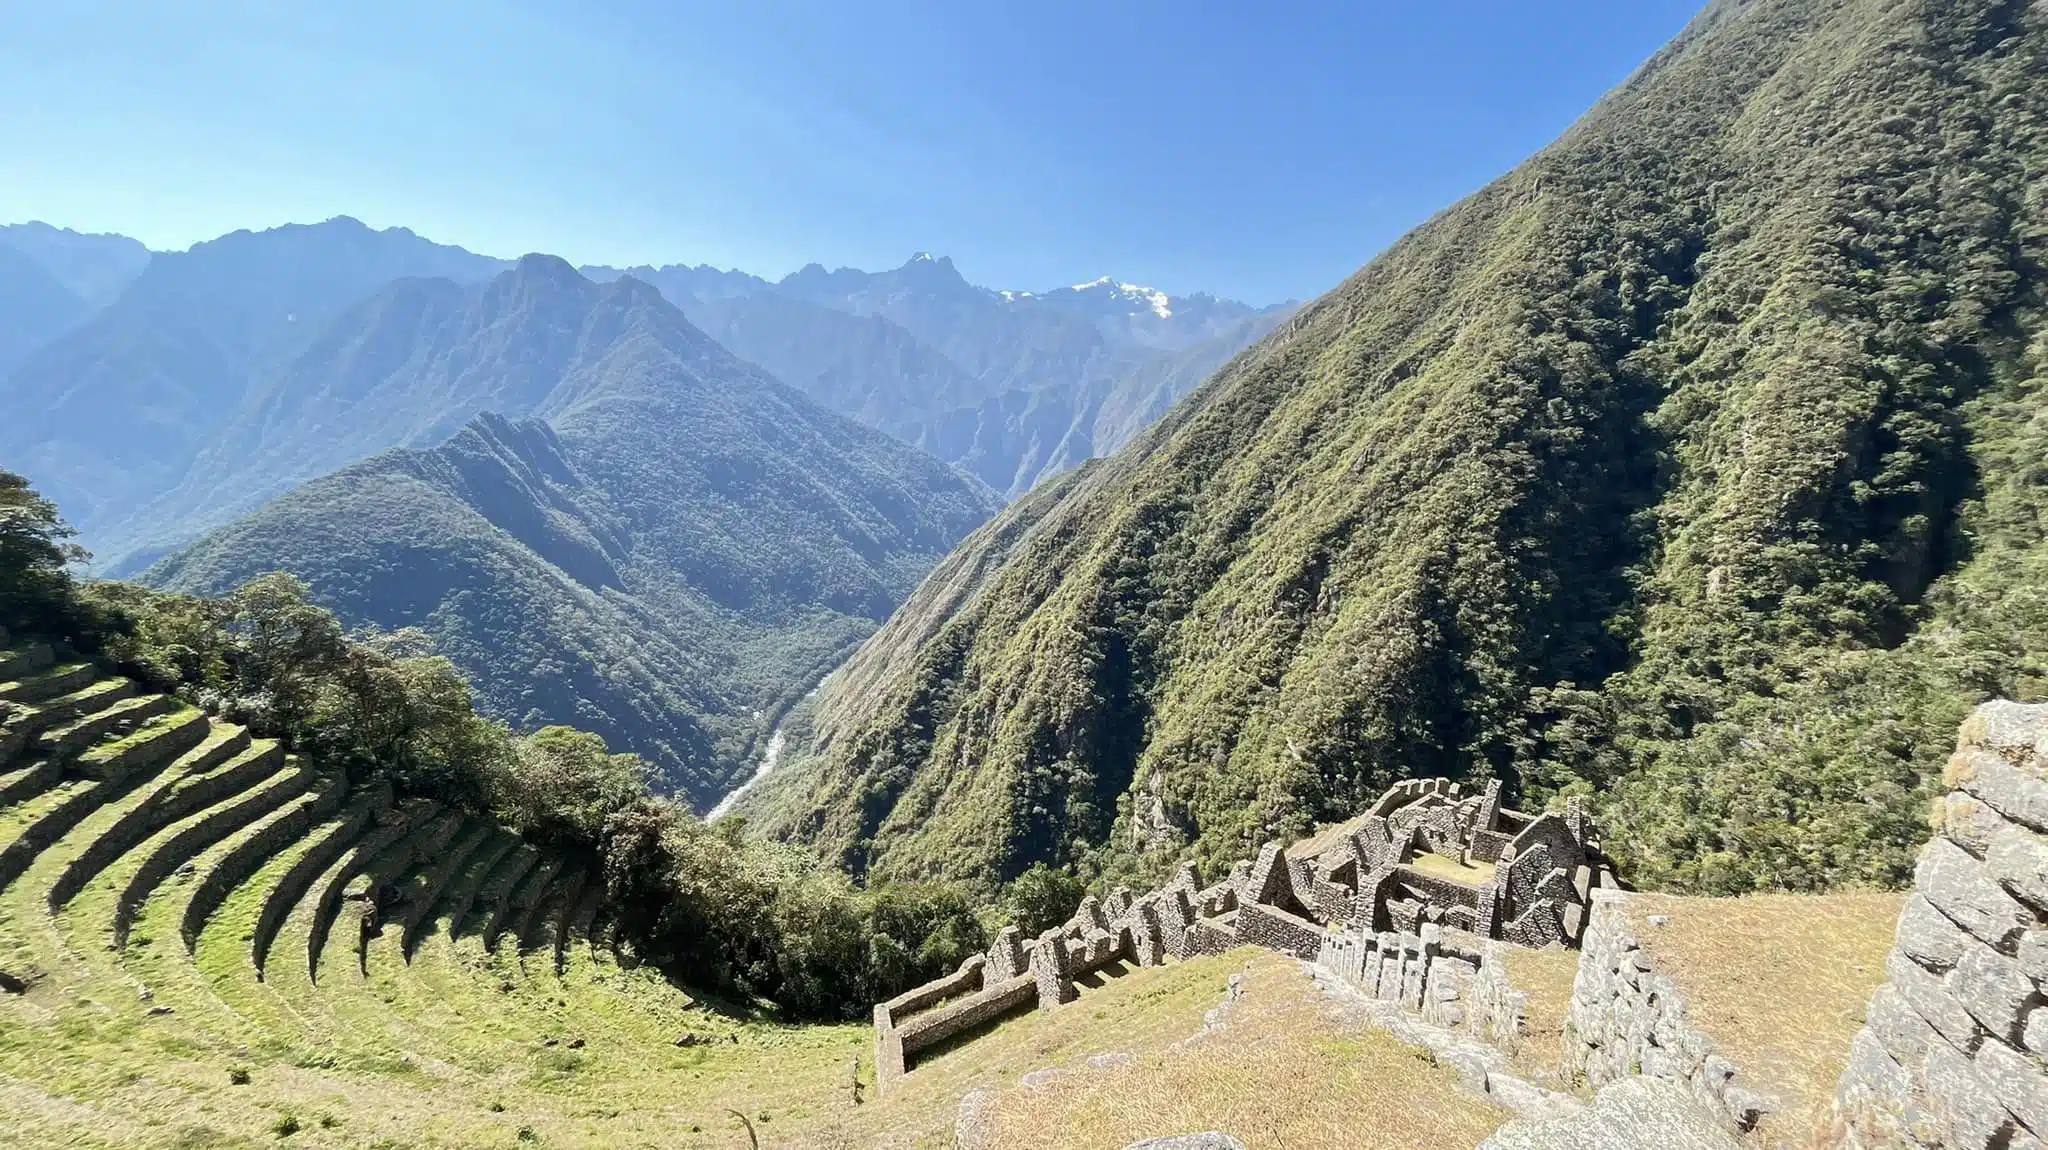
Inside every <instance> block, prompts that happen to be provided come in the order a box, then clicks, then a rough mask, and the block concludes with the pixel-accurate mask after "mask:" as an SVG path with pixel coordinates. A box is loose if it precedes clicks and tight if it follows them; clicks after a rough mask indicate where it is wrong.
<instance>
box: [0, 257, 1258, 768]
mask: <svg viewBox="0 0 2048 1150" xmlns="http://www.w3.org/2000/svg"><path fill="white" fill-rule="evenodd" d="M138 253H139V255H138ZM585 271H586V272H587V273H588V274H587V275H586V274H584V273H579V272H578V271H577V270H575V269H572V268H571V267H570V266H569V265H567V264H566V263H564V262H563V261H561V260H559V259H556V258H554V257H547V256H530V257H527V258H525V259H522V260H520V261H518V262H517V263H508V262H507V261H503V260H498V259H494V258H490V257H485V256H478V255H475V254H473V253H470V252H467V251H464V250H463V249H460V248H455V247H450V246H447V245H442V244H437V243H434V242H432V241H429V240H426V239H423V238H421V237H419V236H417V235H415V234H413V233H411V232H409V231H406V230H404V229H387V230H381V231H379V230H373V229H370V228H368V227H366V226H365V225H363V224H361V223H359V222H357V221H355V220H352V219H348V218H346V217H343V218H337V219H334V220H330V221H327V222H325V223H321V224H315V225H292V226H287V227H283V228H278V229H273V230H270V231H266V232H237V233H234V234H232V235H228V236H223V237H221V238H220V239H218V240H214V241H210V242H208V243H204V244H200V245H197V246H195V247H193V248H192V249H190V250H188V251H184V252H173V253H159V254H156V255H154V256H152V255H151V254H150V253H148V252H147V251H146V250H145V249H143V248H142V247H141V246H140V245H139V244H135V243H134V242H133V241H130V240H124V239H122V238H120V237H108V236H81V235H78V234H77V233H72V232H63V231H59V230H57V229H53V228H49V227H46V226H43V225H22V226H17V227H12V228H9V229H6V230H4V231H0V302H11V303H13V304H14V306H12V307H10V308H7V309H6V310H5V311H4V312H0V315H5V316H6V319H5V320H4V321H0V364H5V363H6V362H8V361H12V363H13V366H12V370H11V371H8V372H7V374H6V378H5V385H4V393H5V394H6V395H7V397H8V400H9V404H10V407H11V409H12V410H15V411H18V412H20V413H22V416H23V418H20V419H18V420H14V421H9V423H8V424H7V425H6V426H5V427H0V460H5V461H6V464H7V465H8V466H9V467H10V468H12V469H15V470H19V471H21V472H23V473H26V474H28V475H29V476H30V477H31V478H32V479H34V480H35V482H37V484H38V485H39V487H40V488H41V489H42V490H43V491H45V492H46V493H47V494H49V495H51V496H53V497H54V498H55V499H56V500H57V502H58V504H59V506H60V507H62V508H63V510H64V511H65V513H66V514H67V515H68V516H69V517H70V518H71V519H72V520H73V521H74V522H75V523H76V525H77V526H78V528H79V529H80V532H81V535H82V538H83V540H84V542H86V543H87V545H88V546H89V547H90V548H92V549H93V551H94V552H95V553H96V563H97V570H98V571H100V572H101V573H103V574H111V575H115V576H124V577H138V578H141V579H142V580H144V581H146V582H149V583H153V584H155V585H158V586H163V587H167V588H173V589H177V590H181V591H191V592H200V593H207V594H218V593H221V592H224V591H226V590H229V589H231V588H232V587H234V586H236V585H238V584H239V583H241V582H243V581H246V580H247V579H248V578H250V577H252V576H254V575H256V574H260V573H263V572H265V571H269V570H273V569H282V570H287V571H291V572H293V573H295V574H298V575H300V576H301V577H303V578H305V579H306V580H307V581H308V582H309V584H310V585H311V586H312V588H313V592H314V595H315V597H316V598H317V599H318V600H319V601H320V602H322V603H323V604H325V605H327V606H329V607H331V608H333V609H334V610H335V611H336V612H337V613H338V614H339V615H340V616H341V617H342V619H343V620H344V621H345V622H346V623H348V624H349V625H351V626H376V627H383V628H397V627H404V626H418V627H420V628H422V629H423V630H424V631H425V632H427V633H428V634H429V635H430V636H432V638H433V639H434V641H435V642H436V644H437V645H438V646H439V648H440V649H441V650H443V651H444V652H445V653H447V654H449V655H450V656H451V657H452V658H454V659H455V660H456V661H457V662H458V664H460V665H461V666H462V668H463V670H464V671H465V673H466V674H467V675H468V676H469V677H470V678H471V680H472V681H473V682H474V683H475V684H476V685H477V688H478V690H479V692H480V700H481V703H482V705H484V706H485V707H486V708H487V709H488V710H490V711H491V712H492V713H493V714H495V715H498V716H499V717H502V718H505V719H507V720H509V721H512V722H514V723H516V724H519V725H521V726H526V727H531V726H534V725H539V724H542V723H548V722H571V723H575V724H577V725H579V726H582V727H585V728H588V729H591V730H594V731H597V732H598V733H600V734H603V735H604V736H605V737H606V738H607V739H608V740H611V741H612V743H613V744H614V745H615V746H617V747H619V748H621V749H626V750H632V751H637V752H639V753H641V754H642V755H644V756H645V757H646V758H647V759H648V760H649V761H650V762H651V763H652V764H653V765H654V766H655V767H656V769H657V771H658V772H659V773H660V775H661V777H662V778H663V779H664V780H665V782H666V783H667V784H668V786H669V787H670V788H671V789H672V790H674V791H676V792H678V793H680V794H683V795H685V796H687V797H688V798H690V799H691V800H692V801H698V802H703V803H707V804H708V803H709V802H710V801H711V800H713V799H715V798H716V797H717V796H718V795H719V794H720V793H721V792H722V791H723V789H724V788H726V787H727V786H728V785H729V784H730V782H731V781H732V779H733V778H734V777H736V776H737V775H738V774H739V773H740V772H741V771H743V770H744V769H745V766H746V764H747V762H748V761H749V759H750V758H751V757H752V756H753V755H754V754H755V751H756V743H757V742H758V741H759V740H760V738H761V737H762V735H763V734H764V732H765V731H766V730H767V729H768V727H769V726H772V723H773V720H774V719H776V718H778V717H779V716H780V715H781V714H782V712H783V711H784V710H785V709H786V707H787V705H788V704H789V703H790V702H791V701H792V700H793V699H795V698H796V697H798V696H801V695H802V694H803V693H804V692H805V691H807V690H808V689H809V688H810V687H811V686H812V685H813V684H815V682H816V681H817V679H818V678H819V677H820V676H821V675H822V674H823V673H824V671H825V670H826V669H827V668H829V667H830V666H831V665H833V664H834V663H835V662H836V661H837V660H838V659H840V658H841V657H843V655H844V654H845V653H846V652H847V651H849V650H850V649H851V648H852V647H853V646H854V645H856V644H857V643H858V642H859V641H860V640H861V639H863V638H864V637H865V636H866V635H867V634H868V633H870V632H871V631H872V630H873V629H874V628H875V627H876V626H877V625H879V623H880V622H881V620H882V619H884V618H886V617H887V615H888V614H889V612H890V611H891V609H893V608H894V606H895V605H896V604H897V603H899V602H900V601H901V600H902V598H903V596H904V595H905V594H906V593H907V592H908V591H909V590H910V588H911V587H912V586H913V585H914V584H915V583H916V581H917V579H918V578H919V577H921V576H922V575H923V573H924V572H925V571H927V570H928V569H929V568H930V566H931V565H932V564H933V563H934V562H936V561H937V559H938V558H939V557H940V556H941V555H942V554H944V552H945V551H946V550H947V549H948V548H949V547H950V546H951V545H952V544H953V543H954V542H955V541H957V540H958V539H959V538H960V537H961V536H962V535H964V534H965V533H966V532H967V531H969V530H970V529H971V528H973V527H974V526H975V525H976V524H977V523H979V522H981V521H982V520H983V519H985V518H986V517H987V516H988V515H989V514H991V513H993V511H994V510H995V509H996V508H997V507H998V506H999V505H1000V499H999V497H998V492H1000V491H1002V490H1007V489H1010V488H1014V487H1017V486H1019V485H1021V484H1025V483H1027V482H1028V480H1029V477H1030V476H1035V475H1039V474H1051V473H1053V472H1056V471H1058V470H1060V469H1062V468H1064V467H1069V466H1072V465H1073V464H1075V463H1078V462H1080V461H1081V460H1083V459H1085V458H1087V457H1088V456H1089V455H1091V454H1094V453H1095V452H1096V451H1099V450H1103V449H1105V448H1106V446H1109V445H1113V444H1114V443H1116V442H1120V441H1121V440H1122V439H1123V438H1127V437H1128V436H1129V435H1130V434H1132V433H1134V432H1135V430H1136V428H1137V427H1138V426H1141V425H1142V423H1143V422H1144V421H1145V420H1147V419H1149V418H1151V417H1152V416H1154V415H1156V414H1157V413H1158V412H1159V411H1163V410H1164V408H1165V406H1166V405H1168V404H1170V403H1171V402H1172V400H1173V399H1174V398H1175V397H1176V396H1177V395H1178V394H1179V393H1180V392H1181V391H1184V390H1186V389H1187V388H1188V387H1191V386H1192V385H1193V383H1194V382H1195V380H1196V379H1197V378H1198V376H1199V374H1201V373H1202V372H1204V371H1205V370H1206V368H1207V366H1208V365H1210V364H1212V363H1215V362H1220V361H1221V360H1223V359H1226V358H1228V356H1230V355H1231V354H1234V353H1235V352H1236V351H1237V350H1238V349H1239V348H1240V347H1241V346H1242V345H1243V344H1244V343H1246V342H1249V341H1250V340H1251V339H1253V338H1255V337H1256V335H1257V334H1258V332H1259V331H1260V330H1263V326H1262V325H1265V324H1266V323H1267V322H1268V320H1267V316H1268V315H1272V314H1277V313H1273V312H1260V311H1258V310H1255V309H1252V308H1249V307H1246V306H1245V305H1241V304H1234V303H1230V302H1228V301H1221V300H1216V299H1214V298H1212V297H1207V296H1195V297H1188V298H1186V299H1182V298H1179V297H1170V296H1167V295H1165V294H1164V293H1159V292H1154V291H1151V290H1150V289H1142V288H1138V287H1136V286H1135V285H1128V284H1119V283H1115V282H1113V281H1110V280H1108V279H1104V280H1100V281H1097V282H1095V283H1093V284H1087V285H1081V286H1079V287H1077V288H1070V289H1060V290H1058V291H1054V292H1047V293H1042V294H1032V293H1024V292H995V291H989V290H985V289H981V288H977V287H973V286H971V285H969V284H967V283H966V282H965V280H963V279H962V278H961V277H960V276H959V274H958V272H957V271H956V270H955V269H954V268H953V265H952V263H951V262H950V261H948V260H944V259H934V258H932V257H929V256H919V257H917V258H915V259H913V260H911V261H909V262H908V263H907V264H906V265H905V266H904V267H903V268H901V269H897V270H896V271H893V272H883V273H874V274H870V273H865V272H859V271H855V270H852V269H840V270H838V271H836V272H826V271H824V270H823V269H822V268H817V267H813V268H807V269H805V270H803V271H800V272H798V273H796V274H795V275H792V276H790V277H788V278H786V279H785V280H784V281H783V282H782V283H781V284H770V283H768V282H767V281H765V280H761V279H759V278H757V277H753V276H749V275H747V274H745V273H743V272H736V271H719V270H717V269H712V268H704V267H698V268H690V267H684V266H680V265H678V266H671V267H666V268H654V267H643V268H635V269H630V271H622V270H619V269H609V268H590V269H585ZM686 313H688V314H686ZM692 316H694V318H695V319H697V320H698V321H699V322H700V323H701V325H702V329H705V330H708V331H709V333H710V337H709V338H707V336H706V334H705V330H700V327H699V326H698V325H695V324H692V323H691V317H692ZM899 320H900V321H902V322H898V321H899ZM906 325H911V326H906ZM913 327H914V328H915V329H916V330H915V331H914V330H913ZM963 360H964V361H965V362H966V363H967V364H969V365H971V370H970V367H968V366H963V365H962V362H961V361H963ZM778 379H779V380H780V381H782V382H777V380H778ZM783 383H787V384H788V385H789V386H788V387H784V386H783ZM1120 389H1121V390H1120ZM813 399H814V400H815V401H816V403H812V402H811V400H813ZM820 405H822V406H820ZM834 412H837V413H839V414H834ZM847 417H850V419H849V418H847ZM764 421H765V422H764ZM860 424H865V425H867V427H870V428H877V429H880V430H881V431H883V432H886V433H888V434H887V435H880V434H875V433H874V432H871V431H868V430H866V429H864V428H862V427H860V426H859V425H860ZM892 436H893V437H894V438H891V437H892ZM629 461H631V462H632V465H631V466H629V465H628V462H629ZM649 461H660V464H659V466H658V467H657V466H654V465H653V464H652V463H650V462H649ZM947 463H956V464H958V465H959V466H958V469H955V468H952V467H948V466H947ZM977 474H986V475H989V476H991V477H993V478H994V479H995V480H996V481H997V483H998V484H1000V485H1001V486H996V485H993V484H984V483H983V482H978V481H977V480H976V479H975V478H974V476H975V475H977ZM992 488H994V489H993V490H992ZM764 724H767V725H765V726H764Z"/></svg>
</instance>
